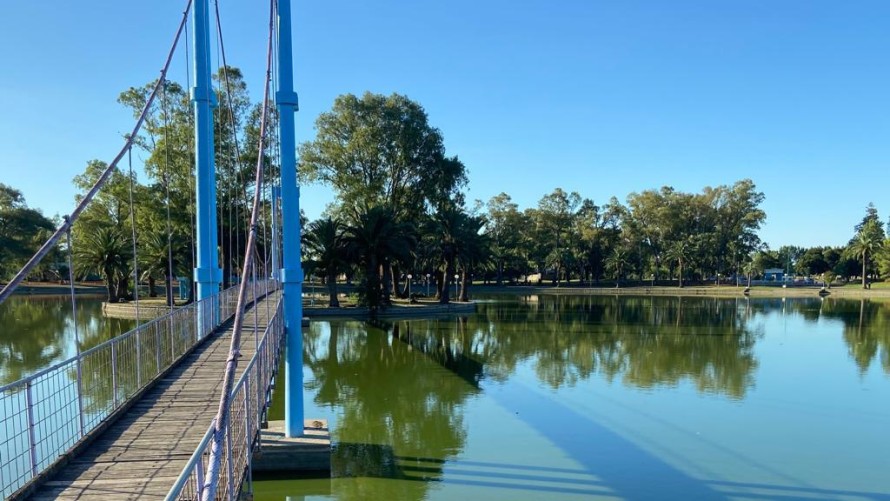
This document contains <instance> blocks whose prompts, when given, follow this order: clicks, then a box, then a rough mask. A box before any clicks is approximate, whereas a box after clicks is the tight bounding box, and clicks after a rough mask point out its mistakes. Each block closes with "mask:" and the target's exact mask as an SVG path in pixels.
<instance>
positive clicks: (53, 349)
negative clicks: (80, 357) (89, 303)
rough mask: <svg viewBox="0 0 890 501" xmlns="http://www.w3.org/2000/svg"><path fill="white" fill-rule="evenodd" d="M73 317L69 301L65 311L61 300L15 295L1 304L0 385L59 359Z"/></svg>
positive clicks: (16, 379) (13, 380)
mask: <svg viewBox="0 0 890 501" xmlns="http://www.w3.org/2000/svg"><path fill="white" fill-rule="evenodd" d="M70 316H71V305H70V303H69V305H68V308H67V310H66V308H65V306H64V303H63V302H62V301H59V300H38V299H31V298H27V299H26V298H18V297H14V298H12V299H10V300H9V301H7V302H5V303H3V304H2V305H0V384H8V383H12V382H15V381H18V380H19V379H21V378H23V377H25V376H26V375H27V374H31V373H33V372H35V371H37V370H39V369H40V368H42V367H47V366H49V365H50V364H52V363H53V362H55V361H57V360H58V359H60V358H61V356H62V354H63V353H64V349H63V343H62V340H63V338H64V334H65V327H66V324H67V322H68V321H69V318H70Z"/></svg>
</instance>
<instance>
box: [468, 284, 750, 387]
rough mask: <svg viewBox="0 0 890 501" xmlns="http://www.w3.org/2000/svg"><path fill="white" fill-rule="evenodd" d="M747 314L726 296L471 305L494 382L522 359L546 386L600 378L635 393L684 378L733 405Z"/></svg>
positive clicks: (742, 372) (746, 354) (741, 372)
mask: <svg viewBox="0 0 890 501" xmlns="http://www.w3.org/2000/svg"><path fill="white" fill-rule="evenodd" d="M748 315H749V313H748V311H747V308H746V303H745V301H744V300H735V299H729V300H727V299H715V298H708V299H699V298H667V297H604V296H529V297H527V298H524V300H523V301H522V303H521V304H517V303H514V302H505V303H492V304H481V305H480V307H479V315H478V316H477V317H476V319H475V321H476V322H479V324H480V325H478V326H476V328H475V331H476V332H478V333H479V334H478V335H479V336H482V337H483V338H486V340H487V341H486V342H484V343H483V344H488V345H494V347H489V351H490V352H491V353H492V355H491V356H489V357H486V358H485V359H484V361H485V370H486V375H491V376H492V377H494V378H497V379H505V378H506V377H507V376H508V375H509V374H510V373H511V372H512V371H513V370H514V368H515V367H516V365H517V364H518V363H519V362H521V361H523V360H531V361H533V363H534V368H535V371H536V373H537V375H538V377H539V378H540V380H541V381H542V382H544V383H546V384H547V385H549V386H551V387H553V388H559V387H561V386H566V385H569V386H571V385H574V384H576V383H577V382H579V381H582V380H586V379H588V378H590V377H591V376H592V375H593V374H600V375H602V377H604V378H605V379H606V380H609V381H613V380H616V379H620V380H621V381H622V382H623V383H624V384H627V385H630V386H635V387H640V388H651V387H654V386H659V385H676V384H678V383H679V382H680V381H682V380H685V379H688V380H691V381H693V382H694V384H695V385H696V386H697V387H698V389H699V390H700V391H703V392H709V393H721V394H725V395H728V396H731V397H733V398H742V397H744V395H745V392H746V391H747V389H748V388H749V387H751V386H752V385H753V374H754V371H755V369H756V368H757V360H756V359H755V357H754V353H753V348H754V343H755V340H756V338H757V336H758V335H759V333H758V332H756V331H754V330H752V329H751V328H750V327H749V326H748V324H747V317H748Z"/></svg>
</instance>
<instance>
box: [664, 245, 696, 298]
mask: <svg viewBox="0 0 890 501" xmlns="http://www.w3.org/2000/svg"><path fill="white" fill-rule="evenodd" d="M690 254H692V246H691V245H690V244H689V241H687V240H675V241H673V242H671V243H670V245H669V246H668V249H667V257H668V258H669V259H672V260H674V261H676V263H677V268H678V271H677V287H679V288H681V289H682V288H683V264H684V263H686V262H687V261H688V260H689V256H690Z"/></svg>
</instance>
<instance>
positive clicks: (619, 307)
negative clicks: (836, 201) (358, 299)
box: [254, 296, 890, 500]
mask: <svg viewBox="0 0 890 501" xmlns="http://www.w3.org/2000/svg"><path fill="white" fill-rule="evenodd" d="M304 360H305V363H306V367H305V380H306V385H305V390H306V417H307V418H325V419H328V420H329V422H330V425H331V428H332V437H333V440H334V442H335V451H334V454H333V458H332V468H333V472H332V478H330V479H270V478H266V479H261V480H257V481H255V482H254V491H255V499H257V500H273V499H274V500H283V499H290V500H298V499H299V500H302V499H350V500H351V499H355V500H365V499H381V500H389V499H406V500H420V499H458V500H461V499H463V500H475V499H505V500H507V499H509V500H516V499H547V500H549V499H771V500H811V499H849V500H864V499H868V500H888V499H890V474H888V471H890V453H888V451H890V308H888V307H887V306H884V305H881V304H879V303H876V302H871V301H858V300H855V301H851V300H834V299H826V300H824V301H823V300H820V299H818V298H813V299H789V300H782V299H752V300H746V299H743V298H739V299H715V298H668V297H625V296H621V297H608V296H583V297H582V296H577V297H572V296H526V297H516V296H505V297H494V296H487V297H483V302H482V303H481V304H480V305H479V310H478V312H477V313H476V314H474V315H469V316H466V317H443V318H438V319H432V320H400V321H389V322H385V323H383V324H381V325H380V326H377V327H370V326H368V325H367V324H365V323H362V322H355V321H331V322H316V321H313V322H312V324H311V327H310V328H308V329H307V331H306V333H305V350H304ZM282 400H283V398H282V395H280V394H278V395H276V400H275V406H274V407H273V409H272V412H271V416H270V417H271V419H282V418H283V416H282V410H281V405H282V402H281V401H282Z"/></svg>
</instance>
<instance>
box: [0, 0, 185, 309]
mask: <svg viewBox="0 0 890 501" xmlns="http://www.w3.org/2000/svg"><path fill="white" fill-rule="evenodd" d="M191 5H192V0H187V3H186V8H185V12H184V13H183V16H182V21H180V23H179V29H177V30H176V36H174V38H173V43H172V44H171V46H170V50H169V52H168V53H167V59H166V60H165V61H164V67H163V68H162V69H161V76H160V78H158V82H157V83H156V84H155V86H154V88H152V90H151V94H150V95H149V96H148V100H147V101H146V102H145V107H143V108H142V113H140V115H139V118H138V119H137V120H136V125H135V126H134V127H133V130H132V132H130V134H129V135H127V136H126V137H127V141H126V143H124V146H123V148H121V149H120V151H119V152H118V154H117V155H116V156H115V157H114V160H112V161H111V164H109V165H108V167H107V168H106V169H105V171H104V172H102V175H101V176H99V179H98V180H97V181H96V184H94V185H93V187H92V188H90V191H88V192H87V194H86V195H84V197H83V199H82V200H81V201H80V203H79V204H77V207H75V208H74V210H73V211H72V212H71V214H70V215H69V216H68V218H67V219H65V220H64V222H63V223H62V225H61V226H59V227H58V228H57V229H56V231H55V232H54V233H53V234H52V236H50V237H49V239H47V241H46V242H45V243H44V244H43V246H41V247H40V249H39V250H38V251H37V252H36V253H35V254H34V256H32V257H31V259H29V260H28V262H27V263H26V264H25V265H24V266H23V267H22V269H21V270H19V272H18V273H16V275H15V277H13V279H12V280H10V281H9V283H8V284H6V286H5V287H3V290H2V291H0V304H3V302H4V301H6V299H7V298H8V297H9V296H10V295H12V293H13V291H15V289H16V288H18V286H19V284H21V283H22V280H24V279H25V277H27V276H28V274H30V273H31V271H32V270H33V269H34V267H36V266H37V265H38V264H39V263H40V261H41V260H42V259H43V258H44V257H45V256H46V255H47V254H48V253H49V251H50V250H52V249H53V248H54V247H55V246H56V243H58V241H59V239H60V238H62V235H64V234H65V232H67V231H68V229H69V228H70V227H71V225H72V224H74V222H75V221H77V218H78V217H80V214H81V212H83V211H84V209H86V207H87V205H89V204H90V202H92V200H93V197H95V196H96V193H98V192H99V190H100V189H101V188H102V186H104V185H105V183H106V182H107V181H108V178H109V177H110V176H111V173H112V172H114V169H115V168H117V164H118V162H120V161H121V159H122V158H123V157H124V153H126V152H127V149H129V148H130V147H131V146H132V145H133V142H134V141H135V140H136V136H137V134H139V131H140V130H141V129H142V123H143V122H145V119H146V117H147V116H148V112H149V110H150V109H151V105H152V104H153V103H154V100H155V97H156V96H157V95H158V90H159V89H160V86H161V82H163V81H164V80H165V79H166V78H167V70H168V69H169V68H170V61H171V60H172V59H173V54H174V53H175V52H176V45H177V44H178V43H179V37H180V35H182V31H183V26H185V25H186V24H188V23H187V21H188V12H189V10H190V9H191Z"/></svg>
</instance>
